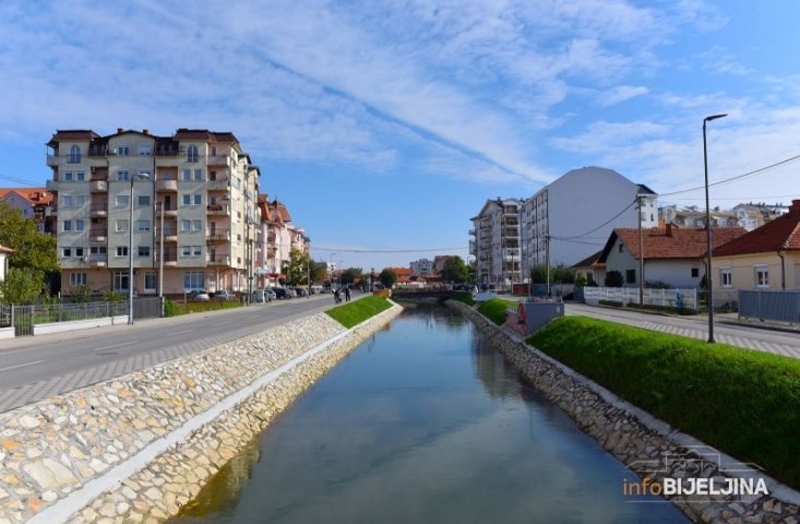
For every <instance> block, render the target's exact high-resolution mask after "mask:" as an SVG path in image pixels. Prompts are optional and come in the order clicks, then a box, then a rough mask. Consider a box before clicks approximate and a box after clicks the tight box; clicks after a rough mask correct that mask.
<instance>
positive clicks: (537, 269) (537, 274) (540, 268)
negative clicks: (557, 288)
mask: <svg viewBox="0 0 800 524" xmlns="http://www.w3.org/2000/svg"><path fill="white" fill-rule="evenodd" d="M551 280H552V278H551ZM531 282H532V283H534V284H547V266H546V265H545V264H536V265H535V266H533V267H532V268H531Z"/></svg>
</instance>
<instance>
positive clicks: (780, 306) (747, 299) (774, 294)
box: [715, 289, 800, 324]
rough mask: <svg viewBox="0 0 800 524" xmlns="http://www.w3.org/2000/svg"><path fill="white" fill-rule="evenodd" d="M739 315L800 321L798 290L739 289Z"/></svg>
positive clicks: (762, 318)
mask: <svg viewBox="0 0 800 524" xmlns="http://www.w3.org/2000/svg"><path fill="white" fill-rule="evenodd" d="M715 302H716V300H715ZM739 316H740V317H745V318H757V319H759V320H775V321H778V322H789V323H791V324H796V323H798V322H800V291H750V290H744V289H741V290H739Z"/></svg>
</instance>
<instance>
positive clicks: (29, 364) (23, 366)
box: [0, 360, 44, 371]
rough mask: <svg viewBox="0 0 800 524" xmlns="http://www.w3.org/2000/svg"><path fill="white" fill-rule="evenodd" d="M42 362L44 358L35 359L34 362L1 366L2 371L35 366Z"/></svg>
mask: <svg viewBox="0 0 800 524" xmlns="http://www.w3.org/2000/svg"><path fill="white" fill-rule="evenodd" d="M42 362H44V360H34V361H33V362H27V363H25V364H17V365H16V366H8V367H7V368H0V371H9V370H11V369H19V368H25V367H28V366H35V365H36V364H40V363H42Z"/></svg>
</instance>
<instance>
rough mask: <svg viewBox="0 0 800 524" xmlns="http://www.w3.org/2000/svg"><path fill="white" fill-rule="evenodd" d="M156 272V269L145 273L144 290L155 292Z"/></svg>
mask: <svg viewBox="0 0 800 524" xmlns="http://www.w3.org/2000/svg"><path fill="white" fill-rule="evenodd" d="M156 282H157V280H156V274H155V272H154V271H149V272H147V273H145V274H144V290H145V291H150V292H151V293H152V292H155V290H156Z"/></svg>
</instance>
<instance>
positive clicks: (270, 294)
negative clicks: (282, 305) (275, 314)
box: [264, 289, 278, 301]
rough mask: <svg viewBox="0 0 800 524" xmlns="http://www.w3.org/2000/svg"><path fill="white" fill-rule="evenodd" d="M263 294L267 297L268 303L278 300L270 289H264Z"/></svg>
mask: <svg viewBox="0 0 800 524" xmlns="http://www.w3.org/2000/svg"><path fill="white" fill-rule="evenodd" d="M264 293H265V294H267V295H269V299H270V301H272V300H275V299H276V298H278V296H277V295H275V291H273V290H272V289H265V290H264Z"/></svg>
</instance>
